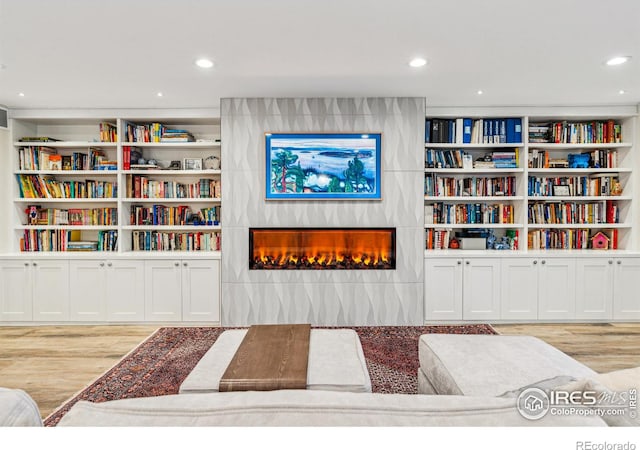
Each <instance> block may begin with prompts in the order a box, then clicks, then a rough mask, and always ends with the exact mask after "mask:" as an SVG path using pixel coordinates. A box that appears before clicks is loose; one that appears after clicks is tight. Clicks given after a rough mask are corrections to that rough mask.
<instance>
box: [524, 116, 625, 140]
mask: <svg viewBox="0 0 640 450" xmlns="http://www.w3.org/2000/svg"><path fill="white" fill-rule="evenodd" d="M529 142H531V143H543V142H544V143H554V144H610V143H620V142H622V126H621V125H620V124H617V123H615V122H614V121H613V120H607V121H591V122H568V121H566V120H565V121H562V122H550V123H532V124H531V125H530V126H529Z"/></svg>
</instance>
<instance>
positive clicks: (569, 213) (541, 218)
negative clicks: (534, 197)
mask: <svg viewBox="0 0 640 450" xmlns="http://www.w3.org/2000/svg"><path fill="white" fill-rule="evenodd" d="M528 215H529V223H531V224H592V223H618V222H619V220H620V217H619V209H618V205H617V204H616V202H615V201H612V200H607V201H602V202H589V203H575V202H557V203H555V202H553V203H550V202H544V203H529V207H528Z"/></svg>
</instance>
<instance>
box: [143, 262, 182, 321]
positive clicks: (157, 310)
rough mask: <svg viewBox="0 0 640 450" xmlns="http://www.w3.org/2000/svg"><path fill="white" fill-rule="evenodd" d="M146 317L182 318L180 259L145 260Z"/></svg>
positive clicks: (166, 319) (158, 318) (151, 318)
mask: <svg viewBox="0 0 640 450" xmlns="http://www.w3.org/2000/svg"><path fill="white" fill-rule="evenodd" d="M144 272H145V277H144V278H145V289H144V306H145V308H144V309H145V313H144V315H145V319H146V320H153V321H179V320H181V318H182V287H181V282H182V271H181V270H180V261H177V260H176V261H171V260H168V261H165V260H156V261H145V265H144Z"/></svg>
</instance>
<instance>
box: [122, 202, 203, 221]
mask: <svg viewBox="0 0 640 450" xmlns="http://www.w3.org/2000/svg"><path fill="white" fill-rule="evenodd" d="M196 217H199V216H194V214H193V213H192V211H191V208H190V207H189V206H187V205H179V206H165V205H151V206H147V205H131V213H130V216H129V223H130V224H131V225H189V224H191V223H193V220H194V218H196ZM199 222H200V220H199V219H198V223H199Z"/></svg>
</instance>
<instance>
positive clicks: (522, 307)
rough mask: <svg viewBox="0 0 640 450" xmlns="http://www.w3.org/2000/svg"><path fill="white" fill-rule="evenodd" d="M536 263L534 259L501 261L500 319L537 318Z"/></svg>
mask: <svg viewBox="0 0 640 450" xmlns="http://www.w3.org/2000/svg"><path fill="white" fill-rule="evenodd" d="M538 263H539V261H538V260H537V259H535V258H504V259H503V260H502V270H501V277H500V284H501V287H502V295H501V303H502V306H501V318H502V319H514V320H528V319H537V318H538V265H539V264H538Z"/></svg>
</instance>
